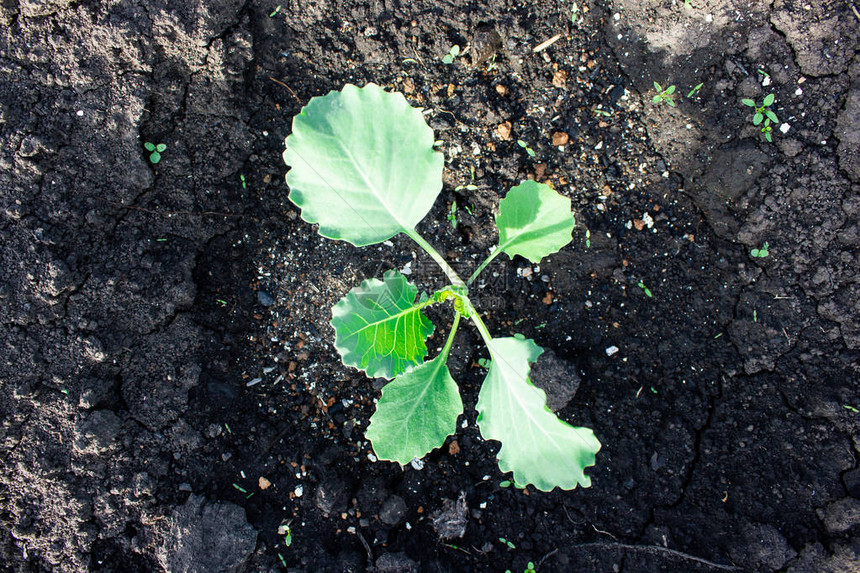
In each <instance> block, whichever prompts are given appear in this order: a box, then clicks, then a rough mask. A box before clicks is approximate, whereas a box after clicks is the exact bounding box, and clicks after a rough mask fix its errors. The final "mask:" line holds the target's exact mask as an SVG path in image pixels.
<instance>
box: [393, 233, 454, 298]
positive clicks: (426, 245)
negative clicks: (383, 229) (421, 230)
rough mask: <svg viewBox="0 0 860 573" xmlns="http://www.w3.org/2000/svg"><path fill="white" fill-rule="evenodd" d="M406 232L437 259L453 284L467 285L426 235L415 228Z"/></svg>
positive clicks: (431, 256) (432, 257)
mask: <svg viewBox="0 0 860 573" xmlns="http://www.w3.org/2000/svg"><path fill="white" fill-rule="evenodd" d="M406 234H407V235H409V236H410V237H411V238H412V240H413V241H415V242H416V243H418V246H419V247H421V248H422V249H424V250H425V251H426V252H427V254H428V255H430V258H431V259H433V260H434V261H436V264H437V265H439V266H440V267H441V268H442V272H444V273H445V276H446V277H448V280H449V281H451V284H452V285H456V286H463V287H464V286H466V283H464V282H463V279H461V278H460V277H459V275H457V273H456V272H455V271H454V269H452V268H451V265H449V264H448V262H447V261H446V260H445V259H444V258H442V255H440V254H439V253H438V252H437V251H436V249H434V248H433V246H432V245H431V244H430V243H428V242H427V241H425V240H424V237H422V236H421V235H419V234H418V231H416V230H415V229H409V230H408V231H406Z"/></svg>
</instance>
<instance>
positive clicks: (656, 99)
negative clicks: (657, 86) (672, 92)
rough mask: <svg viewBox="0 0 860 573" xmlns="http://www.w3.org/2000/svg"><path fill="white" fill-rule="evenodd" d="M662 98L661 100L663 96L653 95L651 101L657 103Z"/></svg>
mask: <svg viewBox="0 0 860 573" xmlns="http://www.w3.org/2000/svg"><path fill="white" fill-rule="evenodd" d="M662 100H663V96H661V95H655V96H654V97H652V98H651V103H659V102H660V101H662Z"/></svg>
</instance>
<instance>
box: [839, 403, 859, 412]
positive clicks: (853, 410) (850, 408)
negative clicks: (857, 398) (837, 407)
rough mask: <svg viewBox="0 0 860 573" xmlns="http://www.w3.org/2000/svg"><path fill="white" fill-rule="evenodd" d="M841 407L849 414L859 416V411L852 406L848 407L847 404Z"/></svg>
mask: <svg viewBox="0 0 860 573" xmlns="http://www.w3.org/2000/svg"><path fill="white" fill-rule="evenodd" d="M842 407H843V408H845V409H846V410H848V411H849V412H854V413H855V414H860V410H858V409H857V408H855V407H854V406H850V405H848V404H843V406H842Z"/></svg>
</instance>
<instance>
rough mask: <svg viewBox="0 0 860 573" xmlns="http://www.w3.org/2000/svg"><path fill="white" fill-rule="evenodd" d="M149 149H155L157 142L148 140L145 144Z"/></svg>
mask: <svg viewBox="0 0 860 573" xmlns="http://www.w3.org/2000/svg"><path fill="white" fill-rule="evenodd" d="M143 146H144V147H145V148H146V150H147V151H155V144H154V143H151V142H149V141H147V142H146V143H144V144H143Z"/></svg>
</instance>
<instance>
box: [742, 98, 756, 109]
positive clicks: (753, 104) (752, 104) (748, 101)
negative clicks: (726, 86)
mask: <svg viewBox="0 0 860 573" xmlns="http://www.w3.org/2000/svg"><path fill="white" fill-rule="evenodd" d="M741 103H742V104H744V105H748V106H750V107H755V102H754V101H753V100H751V99H742V100H741Z"/></svg>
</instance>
